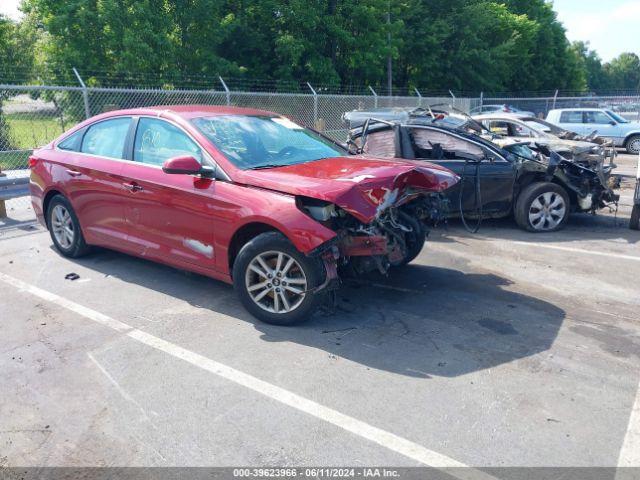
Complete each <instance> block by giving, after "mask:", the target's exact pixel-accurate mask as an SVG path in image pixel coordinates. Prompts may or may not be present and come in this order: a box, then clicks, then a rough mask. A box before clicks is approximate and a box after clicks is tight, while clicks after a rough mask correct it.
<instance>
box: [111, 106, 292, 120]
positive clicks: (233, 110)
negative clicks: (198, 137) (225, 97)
mask: <svg viewBox="0 0 640 480" xmlns="http://www.w3.org/2000/svg"><path fill="white" fill-rule="evenodd" d="M164 114H173V115H175V116H177V117H181V118H184V119H192V118H199V117H211V116H217V115H248V116H263V115H266V116H280V115H279V114H277V113H274V112H268V111H266V110H258V109H255V108H242V107H229V106H220V105H157V106H152V107H140V108H129V109H125V110H112V111H109V112H107V113H105V114H103V115H101V116H103V117H113V116H118V115H156V116H159V117H161V116H163V115H164Z"/></svg>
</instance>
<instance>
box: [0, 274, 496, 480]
mask: <svg viewBox="0 0 640 480" xmlns="http://www.w3.org/2000/svg"><path fill="white" fill-rule="evenodd" d="M0 280H2V281H3V282H5V283H7V284H9V285H11V286H13V287H15V288H17V289H18V290H20V291H23V292H27V293H30V294H31V295H34V296H36V297H39V298H41V299H43V300H47V301H49V302H52V303H55V304H56V305H59V306H61V307H64V308H66V309H67V310H70V311H72V312H75V313H77V314H79V315H81V316H83V317H85V318H87V319H89V320H93V321H94V322H97V323H99V324H101V325H104V326H106V327H109V328H111V329H113V330H116V331H117V332H120V333H122V334H124V335H127V336H128V337H130V338H132V339H134V340H136V341H138V342H140V343H142V344H144V345H147V346H149V347H152V348H155V349H156V350H159V351H161V352H164V353H166V354H169V355H171V356H173V357H175V358H179V359H181V360H184V361H185V362H187V363H190V364H191V365H194V366H196V367H199V368H201V369H203V370H206V371H208V372H210V373H213V374H215V375H218V376H220V377H222V378H225V379H227V380H229V381H231V382H234V383H236V384H238V385H241V386H243V387H246V388H248V389H250V390H253V391H255V392H258V393H260V394H262V395H265V396H266V397H269V398H271V399H273V400H276V401H278V402H280V403H283V404H285V405H287V406H289V407H292V408H295V409H296V410H299V411H301V412H304V413H307V414H309V415H312V416H314V417H316V418H318V419H320V420H323V421H325V422H327V423H330V424H332V425H335V426H337V427H339V428H341V429H343V430H346V431H348V432H351V433H353V434H355V435H358V436H360V437H362V438H365V439H367V440H370V441H372V442H374V443H377V444H378V445H380V446H382V447H384V448H387V449H389V450H391V451H394V452H397V453H399V454H401V455H404V456H405V457H408V458H410V459H412V460H415V461H417V462H419V463H422V464H424V465H426V466H430V467H433V468H438V469H444V468H447V469H450V468H454V470H447V474H449V475H451V476H455V477H457V478H460V479H463V480H471V479H473V480H496V479H495V477H493V476H491V475H488V474H486V473H484V472H482V471H480V470H477V469H475V468H472V467H469V466H468V465H465V464H463V463H461V462H458V461H456V460H454V459H452V458H450V457H447V456H446V455H442V454H441V453H438V452H434V451H433V450H429V449H428V448H425V447H423V446H422V445H418V444H417V443H414V442H412V441H410V440H407V439H405V438H402V437H399V436H398V435H395V434H393V433H391V432H388V431H386V430H382V429H380V428H377V427H374V426H372V425H369V424H368V423H365V422H363V421H361V420H358V419H356V418H353V417H350V416H349V415H345V414H344V413H340V412H338V411H337V410H334V409H332V408H330V407H326V406H324V405H321V404H319V403H317V402H314V401H313V400H309V399H308V398H305V397H302V396H300V395H297V394H295V393H293V392H290V391H288V390H286V389H284V388H281V387H278V386H276V385H273V384H271V383H268V382H265V381H264V380H260V379H259V378H256V377H254V376H252V375H249V374H247V373H244V372H241V371H239V370H236V369H235V368H232V367H229V366H227V365H224V364H222V363H219V362H216V361H215V360H212V359H210V358H208V357H205V356H203V355H200V354H198V353H195V352H192V351H190V350H187V349H185V348H182V347H180V346H178V345H176V344H174V343H171V342H168V341H166V340H163V339H161V338H159V337H156V336H154V335H151V334H149V333H146V332H143V331H142V330H138V329H137V328H134V327H132V326H130V325H127V324H126V323H123V322H120V321H118V320H115V319H113V318H111V317H109V316H107V315H104V314H102V313H100V312H96V311H95V310H92V309H90V308H87V307H84V306H82V305H79V304H77V303H75V302H72V301H71V300H67V299H66V298H63V297H60V296H59V295H56V294H55V293H51V292H48V291H46V290H43V289H41V288H38V287H36V286H34V285H30V284H28V283H25V282H23V281H22V280H18V279H17V278H14V277H11V276H9V275H6V274H4V273H0ZM460 467H465V468H460Z"/></svg>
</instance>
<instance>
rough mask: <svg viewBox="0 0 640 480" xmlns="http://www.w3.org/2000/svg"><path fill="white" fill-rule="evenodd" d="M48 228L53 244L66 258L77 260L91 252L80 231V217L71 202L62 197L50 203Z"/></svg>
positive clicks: (57, 196) (56, 197)
mask: <svg viewBox="0 0 640 480" xmlns="http://www.w3.org/2000/svg"><path fill="white" fill-rule="evenodd" d="M47 226H48V227H49V233H50V234H51V240H53V244H54V245H55V247H56V249H57V250H58V251H59V252H60V253H61V254H62V255H64V256H65V257H71V258H76V257H80V256H82V255H85V254H86V253H87V252H88V251H89V246H88V245H87V243H86V242H85V240H84V236H83V235H82V230H81V229H80V222H79V221H78V217H77V216H76V214H75V212H74V211H73V207H72V206H71V204H70V203H69V200H67V199H66V198H65V197H63V196H62V195H56V196H55V197H53V198H52V199H51V201H50V202H49V205H48V207H47Z"/></svg>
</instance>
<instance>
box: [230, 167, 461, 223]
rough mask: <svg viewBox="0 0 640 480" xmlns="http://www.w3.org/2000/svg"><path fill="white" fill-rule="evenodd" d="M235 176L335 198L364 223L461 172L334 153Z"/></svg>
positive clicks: (454, 179)
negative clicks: (409, 194) (405, 197)
mask: <svg viewBox="0 0 640 480" xmlns="http://www.w3.org/2000/svg"><path fill="white" fill-rule="evenodd" d="M234 180H235V181H236V182H238V183H242V184H245V185H251V186H254V187H261V188H267V189H269V190H275V191H278V192H283V193H288V194H291V195H301V196H305V197H310V198H315V199H318V200H324V201H327V202H331V203H334V204H336V205H338V206H339V207H340V208H342V209H344V210H345V211H347V212H349V213H350V214H351V215H353V216H354V217H356V218H357V219H358V220H360V221H361V222H363V223H370V222H371V221H372V220H373V219H374V218H375V217H376V216H377V215H378V213H379V212H380V211H382V210H384V209H385V208H387V207H389V206H391V205H393V204H394V203H397V202H398V201H399V199H400V197H401V194H402V193H405V192H406V191H407V190H411V191H412V192H414V191H417V192H434V193H439V192H442V191H444V190H446V189H447V188H449V187H451V186H453V185H455V184H456V183H458V181H459V177H458V176H457V175H455V174H454V173H453V172H451V171H450V170H447V169H446V168H443V167H440V166H437V165H433V164H429V163H425V162H422V164H421V165H420V166H417V165H414V164H412V163H409V162H405V161H403V160H385V159H377V158H371V157H356V156H354V157H333V158H324V159H322V160H316V161H313V162H307V163H302V164H298V165H287V166H283V167H276V168H269V169H264V170H242V171H238V172H236V174H235V175H234Z"/></svg>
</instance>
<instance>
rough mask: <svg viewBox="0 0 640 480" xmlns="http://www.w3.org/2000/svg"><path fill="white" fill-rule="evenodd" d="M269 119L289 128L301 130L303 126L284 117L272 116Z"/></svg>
mask: <svg viewBox="0 0 640 480" xmlns="http://www.w3.org/2000/svg"><path fill="white" fill-rule="evenodd" d="M271 120H273V121H274V122H276V123H277V124H278V125H282V126H283V127H287V128H290V129H291V130H302V129H303V128H302V127H301V126H300V125H298V124H297V123H293V122H292V121H291V120H289V119H288V118H284V117H273V118H272V119H271Z"/></svg>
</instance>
